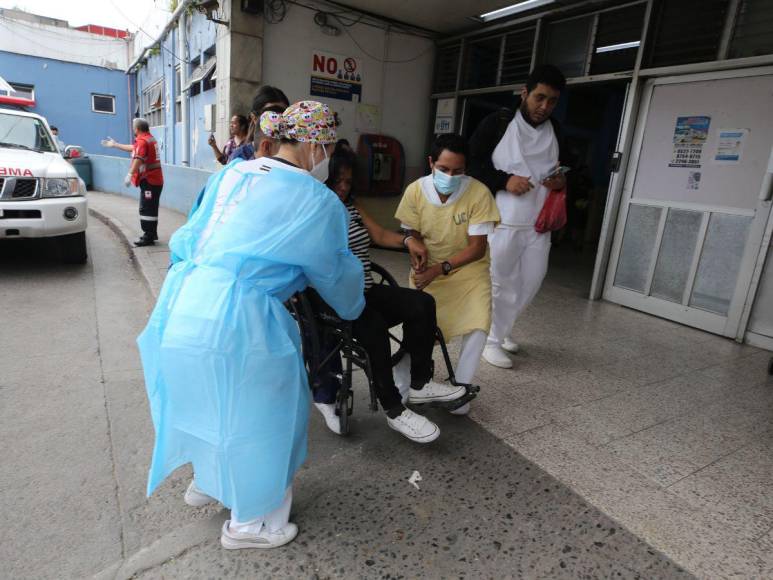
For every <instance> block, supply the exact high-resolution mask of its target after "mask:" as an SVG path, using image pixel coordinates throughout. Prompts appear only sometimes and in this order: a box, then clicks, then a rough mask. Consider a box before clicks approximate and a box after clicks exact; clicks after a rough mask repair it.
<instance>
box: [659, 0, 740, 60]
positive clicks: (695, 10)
mask: <svg viewBox="0 0 773 580" xmlns="http://www.w3.org/2000/svg"><path fill="white" fill-rule="evenodd" d="M728 4H729V0H679V1H678V2H674V1H673V0H660V1H659V2H658V3H657V5H656V6H655V12H654V13H653V20H652V23H651V26H652V36H651V39H652V40H651V41H650V43H649V44H650V49H649V50H648V56H647V64H648V65H649V66H651V67H660V66H671V65H677V64H688V63H694V62H705V61H712V60H716V59H717V56H718V53H719V45H720V41H721V38H722V29H723V28H724V25H725V17H726V15H727V10H728Z"/></svg>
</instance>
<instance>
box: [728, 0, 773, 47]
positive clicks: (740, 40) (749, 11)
mask: <svg viewBox="0 0 773 580" xmlns="http://www.w3.org/2000/svg"><path fill="white" fill-rule="evenodd" d="M764 54H773V2H771V1H770V0H743V2H741V11H740V12H739V13H738V20H737V22H736V26H735V33H734V34H733V41H732V42H731V43H730V52H729V54H728V56H729V57H730V58H741V57H745V56H761V55H764Z"/></svg>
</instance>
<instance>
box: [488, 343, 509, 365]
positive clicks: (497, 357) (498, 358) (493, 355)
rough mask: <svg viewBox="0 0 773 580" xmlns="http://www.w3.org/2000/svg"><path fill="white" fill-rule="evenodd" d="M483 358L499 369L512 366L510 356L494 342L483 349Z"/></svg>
mask: <svg viewBox="0 0 773 580" xmlns="http://www.w3.org/2000/svg"><path fill="white" fill-rule="evenodd" d="M483 360H485V361H486V362H487V363H489V364H490V365H494V366H495V367H499V368H501V369H511V368H513V361H512V360H510V357H509V356H507V353H506V352H505V351H504V350H503V349H502V347H501V346H497V345H496V344H487V345H486V348H484V349H483Z"/></svg>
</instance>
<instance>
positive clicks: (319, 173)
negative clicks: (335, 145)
mask: <svg viewBox="0 0 773 580" xmlns="http://www.w3.org/2000/svg"><path fill="white" fill-rule="evenodd" d="M322 151H323V153H324V154H325V158H324V159H323V160H322V161H320V162H319V163H314V148H313V147H312V149H311V170H310V171H309V173H311V176H312V177H314V178H315V179H317V180H318V181H321V182H322V183H325V182H326V181H327V178H328V176H329V175H330V173H329V165H330V160H329V159H328V157H327V149H326V148H325V146H324V145H322Z"/></svg>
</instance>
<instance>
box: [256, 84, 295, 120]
mask: <svg viewBox="0 0 773 580" xmlns="http://www.w3.org/2000/svg"><path fill="white" fill-rule="evenodd" d="M269 103H282V104H284V106H285V109H286V108H287V107H289V106H290V101H288V100H287V95H285V94H284V93H283V92H282V89H278V88H276V87H272V86H270V85H263V86H262V87H260V88H259V89H258V92H257V93H255V98H254V99H252V112H253V113H255V115H256V116H258V117H260V115H261V114H262V113H263V112H264V109H265V107H266V105H267V104H269Z"/></svg>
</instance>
